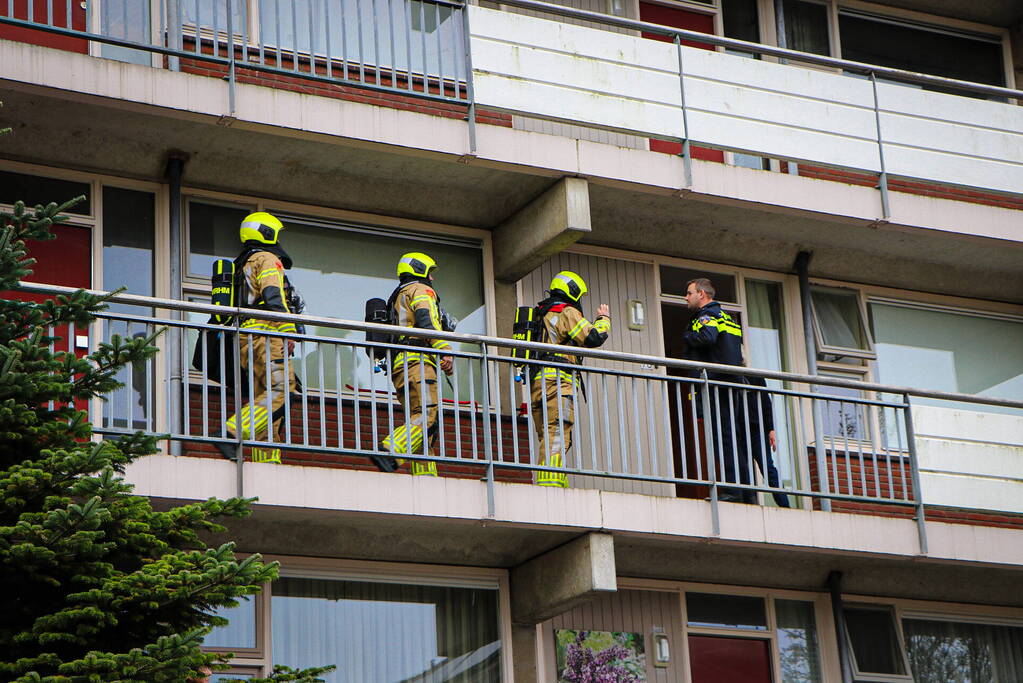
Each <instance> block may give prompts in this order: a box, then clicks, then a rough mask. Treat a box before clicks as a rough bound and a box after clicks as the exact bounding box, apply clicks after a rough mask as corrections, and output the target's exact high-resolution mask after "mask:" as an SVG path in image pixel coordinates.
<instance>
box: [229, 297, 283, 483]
mask: <svg viewBox="0 0 1023 683" xmlns="http://www.w3.org/2000/svg"><path fill="white" fill-rule="evenodd" d="M249 349H250V350H251V349H252V343H251V339H250V343H249ZM231 352H232V353H233V354H234V415H235V419H234V425H235V431H236V432H237V434H235V437H237V439H238V444H237V446H235V451H234V459H235V475H236V487H237V489H238V497H239V498H241V497H243V496H244V495H245V474H244V473H245V456H244V452H243V441H244V440H245V434H244V432H243V431H242V424H243V418H242V322H241V317H240V316H237V315H236V316H234V348H233V349H232V350H231ZM249 367H250V368H251V367H252V364H251V363H250V364H249ZM250 390H251V385H250ZM252 422H254V421H252ZM272 430H273V425H272V424H267V432H268V433H269V432H270V431H272Z"/></svg>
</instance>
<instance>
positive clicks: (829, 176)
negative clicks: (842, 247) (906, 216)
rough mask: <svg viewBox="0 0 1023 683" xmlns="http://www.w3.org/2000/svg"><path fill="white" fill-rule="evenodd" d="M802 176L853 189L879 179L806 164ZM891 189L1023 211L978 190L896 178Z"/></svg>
mask: <svg viewBox="0 0 1023 683" xmlns="http://www.w3.org/2000/svg"><path fill="white" fill-rule="evenodd" d="M799 175H801V176H804V177H806V178H818V179H820V180H830V181H833V182H838V183H848V184H850V185H863V186H866V187H876V186H877V176H875V175H871V174H869V173H856V172H854V171H841V170H838V169H834V168H824V167H820V166H808V165H806V164H799ZM888 189H889V190H891V191H892V192H905V193H906V194H915V195H924V196H927V197H936V198H938V199H952V200H955V201H959V202H969V203H971V204H986V205H987V206H998V207H1001V208H1003V209H1015V210H1017V211H1023V197H1009V196H1007V195H1001V194H997V193H994V192H981V191H979V190H967V189H962V188H957V187H948V186H945V185H936V184H931V183H924V182H914V181H910V180H898V179H895V178H889V179H888Z"/></svg>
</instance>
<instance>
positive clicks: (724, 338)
mask: <svg viewBox="0 0 1023 683" xmlns="http://www.w3.org/2000/svg"><path fill="white" fill-rule="evenodd" d="M714 295H715V290H714V285H712V284H711V282H710V280H708V279H707V278H703V277H701V278H697V279H695V280H690V281H689V282H688V283H687V284H686V303H687V304H688V306H689V309H690V310H692V311H695V315H694V317H693V320H692V322H691V323H690V325H689V329H688V330H686V332H685V334H684V335H683V339H684V340H685V343H686V357H687V358H689V359H690V360H697V361H701V362H703V363H721V364H724V365H739V366H741V365H743V364H744V363H743V360H742V328H741V327H740V326H739V323H737V322H736V321H735V319H734V318H732V316H730V315H728V314H727V313H725V312H724V311H723V310H721V304H719V303H718V302H717V301H715V300H714ZM707 378H708V379H712V380H720V381H724V382H732V383H736V382H740V383H744V382H745V378H744V377H743V376H741V375H730V374H727V373H721V372H708V373H707ZM745 393H746V392H743V391H741V390H735V389H732V388H730V387H720V386H718V387H712V388H711V395H710V410H711V415H710V418H711V419H710V424H709V425H708V424H707V423H706V422H705V423H704V424H705V428H709V429H712V430H713V431H712V432H711V434H712V438H713V441H714V450H715V456H716V459H717V462H718V463H719V465H720V467H719V468H718V477H719V480H720V481H726V482H732V483H739V484H749V483H751V479H750V471H749V464H748V462H747V459H746V435H745V424H746V421H745V411H744V410H743V395H744V394H745ZM698 405H699V406H700V407H701V409H702V406H703V403H702V401H701V402H700V403H699V404H698ZM704 417H705V418H706V416H704ZM733 436H734V438H733ZM736 475H738V478H736ZM750 493H751V492H750ZM753 498H754V496H752V495H744V490H743V489H736V488H726V487H722V488H721V489H719V499H720V500H723V501H731V502H740V503H742V502H746V503H749V502H753Z"/></svg>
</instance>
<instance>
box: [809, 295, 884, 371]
mask: <svg viewBox="0 0 1023 683" xmlns="http://www.w3.org/2000/svg"><path fill="white" fill-rule="evenodd" d="M814 290H817V291H820V292H830V293H834V294H846V295H848V294H851V295H852V296H853V297H854V298H855V299H856V308H857V311H858V313H859V323H860V328H861V329H862V330H863V335H864V337H865V339H866V343H867V348H866V349H858V348H853V347H845V346H834V345H830V344H827V343H826V342H825V341H824V331H823V329H822V326H821V321H820V315H819V314H818V312H817V304H816V303H814V300H813V292H814ZM864 299H865V297H864V296H863V292H862V291H861V290H859V289H857V288H853V287H832V286H828V285H818V284H814V283H811V284H810V311H811V312H812V314H813V336H814V339H815V340H816V342H817V349H816V352H817V355H818V357H819V356H821V355H828V356H838V357H839V358H862V359H866V360H873V359H875V358H877V352H876V351H875V350H874V336H873V334H871V330H870V325H869V324H868V321H869V318H868V317H867V305H866V302H865V300H864Z"/></svg>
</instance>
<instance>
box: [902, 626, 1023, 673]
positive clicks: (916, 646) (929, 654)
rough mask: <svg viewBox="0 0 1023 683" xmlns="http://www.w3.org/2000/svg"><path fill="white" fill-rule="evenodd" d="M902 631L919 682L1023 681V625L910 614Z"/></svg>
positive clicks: (911, 665)
mask: <svg viewBox="0 0 1023 683" xmlns="http://www.w3.org/2000/svg"><path fill="white" fill-rule="evenodd" d="M902 629H903V631H904V633H905V636H906V651H907V654H908V656H909V666H910V668H911V669H912V671H913V680H914V681H915V683H1010V682H1012V681H1021V680H1023V628H1020V627H1018V626H1001V625H993V624H971V623H961V622H954V621H945V620H938V619H920V618H906V619H903V620H902Z"/></svg>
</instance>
